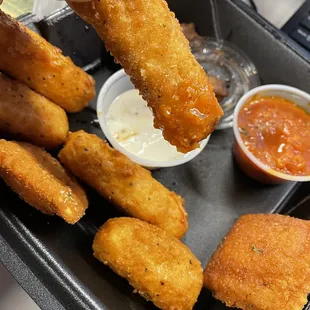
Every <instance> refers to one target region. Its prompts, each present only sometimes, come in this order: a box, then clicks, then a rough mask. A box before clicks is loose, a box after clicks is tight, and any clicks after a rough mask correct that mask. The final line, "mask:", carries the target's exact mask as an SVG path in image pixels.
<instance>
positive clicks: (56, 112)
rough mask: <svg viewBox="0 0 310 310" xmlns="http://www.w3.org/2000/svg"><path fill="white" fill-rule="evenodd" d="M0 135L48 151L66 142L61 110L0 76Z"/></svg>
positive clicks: (22, 86)
mask: <svg viewBox="0 0 310 310" xmlns="http://www.w3.org/2000/svg"><path fill="white" fill-rule="evenodd" d="M0 132H4V133H10V134H13V135H14V137H16V138H21V139H23V140H26V141H29V142H32V143H34V144H36V145H39V146H43V147H45V148H48V149H52V148H55V147H57V146H59V145H61V144H63V143H64V142H65V141H66V138H67V135H68V132H69V124H68V118H67V115H66V113H65V111H64V110H63V109H62V108H61V107H59V106H57V105H56V104H54V103H53V102H51V101H49V100H48V99H46V98H45V97H43V96H41V95H39V94H37V93H35V92H34V91H32V90H31V89H30V88H29V87H28V86H26V85H25V84H23V83H21V82H18V81H16V80H12V79H10V78H8V77H5V76H4V74H1V73H0Z"/></svg>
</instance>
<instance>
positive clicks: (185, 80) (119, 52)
mask: <svg viewBox="0 0 310 310" xmlns="http://www.w3.org/2000/svg"><path fill="white" fill-rule="evenodd" d="M68 3H69V4H70V6H71V7H72V8H73V9H74V10H75V11H76V12H77V13H78V14H79V15H80V16H81V17H82V18H84V19H85V20H86V21H88V22H89V23H91V24H92V25H93V26H94V27H95V28H96V30H97V32H98V33H99V35H100V36H101V38H102V39H103V40H104V42H105V45H106V48H107V49H108V50H109V51H110V52H111V54H113V56H114V57H115V60H116V61H117V62H119V63H120V64H121V65H122V66H123V68H124V69H125V71H126V73H127V74H129V75H130V77H131V80H132V82H133V84H134V85H135V86H136V88H138V89H139V91H140V93H141V94H142V96H143V98H144V99H145V100H146V101H147V102H148V105H149V106H150V107H151V108H152V110H153V113H154V117H155V121H154V125H155V127H156V128H161V129H162V130H163V135H164V137H165V139H166V140H168V141H169V142H170V143H171V144H173V145H176V146H177V148H178V150H180V151H182V152H188V151H190V150H192V149H194V148H197V147H198V146H199V144H198V142H199V141H201V140H202V139H203V138H206V137H207V136H208V135H209V134H210V133H211V132H212V131H213V130H214V129H215V126H216V125H217V123H218V121H219V119H220V117H221V116H222V115H223V111H222V109H221V107H220V106H219V104H218V102H217V100H216V98H215V95H214V92H213V87H212V84H211V83H210V81H209V79H208V77H207V76H206V74H205V72H204V70H203V68H202V67H201V66H200V65H199V64H198V62H197V61H196V60H195V58H194V56H193V55H192V53H191V52H190V48H189V44H188V41H187V39H186V38H185V36H184V34H183V32H182V28H181V26H180V24H179V22H178V20H177V19H176V18H175V17H174V14H173V13H172V12H171V11H170V10H169V8H168V6H167V3H166V2H165V1H164V0H152V1H145V0H121V1H115V0H101V1H95V0H92V1H90V2H87V3H76V2H70V1H68Z"/></svg>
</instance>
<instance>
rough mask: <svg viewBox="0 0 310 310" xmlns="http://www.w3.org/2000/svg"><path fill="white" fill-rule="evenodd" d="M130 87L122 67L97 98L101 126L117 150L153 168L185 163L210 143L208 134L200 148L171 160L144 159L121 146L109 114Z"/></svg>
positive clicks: (132, 87)
mask: <svg viewBox="0 0 310 310" xmlns="http://www.w3.org/2000/svg"><path fill="white" fill-rule="evenodd" d="M130 89H134V85H133V84H132V83H131V81H130V78H129V76H128V75H127V74H126V73H125V71H124V70H123V69H122V70H119V71H117V72H116V73H114V74H113V75H112V76H111V77H110V78H109V79H108V80H107V81H106V82H105V83H104V85H103V86H102V88H101V90H100V92H99V95H98V99H97V115H98V120H99V124H100V127H101V129H102V131H103V133H104V135H105V136H106V138H107V139H108V140H109V142H110V143H111V145H112V146H113V147H114V148H115V149H116V150H118V151H120V152H121V153H123V154H124V155H126V156H127V157H129V158H130V159H131V160H132V161H134V162H135V163H137V164H139V165H141V166H143V167H145V168H148V169H151V170H153V169H158V168H165V167H173V166H178V165H182V164H185V163H187V162H189V161H190V160H192V159H194V158H195V157H196V156H197V155H198V154H200V153H201V152H202V150H203V149H204V148H205V147H206V145H207V144H208V142H209V139H210V136H208V137H207V138H206V139H204V140H203V141H201V142H200V148H197V149H195V150H193V151H191V152H189V153H187V154H184V156H183V157H181V158H179V159H174V160H169V161H156V160H148V159H144V158H141V157H139V156H137V155H135V154H133V153H131V152H129V151H128V150H127V149H126V148H124V147H123V146H121V145H120V143H119V142H118V141H117V140H116V139H115V138H114V137H113V135H112V134H111V132H110V130H109V128H108V126H107V114H108V110H109V107H110V105H111V104H112V103H113V101H114V100H115V99H116V98H117V97H118V96H119V95H121V94H122V93H123V92H125V91H127V90H130Z"/></svg>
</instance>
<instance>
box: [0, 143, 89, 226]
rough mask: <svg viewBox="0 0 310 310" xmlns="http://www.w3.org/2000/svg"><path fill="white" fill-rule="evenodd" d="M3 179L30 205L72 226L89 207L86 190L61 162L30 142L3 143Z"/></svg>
mask: <svg viewBox="0 0 310 310" xmlns="http://www.w3.org/2000/svg"><path fill="white" fill-rule="evenodd" d="M0 177H2V178H3V180H4V181H5V182H6V184H7V185H8V186H10V187H11V189H12V190H13V191H14V192H16V193H17V194H18V195H19V197H20V198H21V199H23V200H24V201H25V202H27V203H28V204H29V205H31V206H33V207H34V208H36V209H38V210H40V211H41V212H43V213H46V214H49V215H54V214H56V215H58V216H60V217H61V218H63V219H64V220H65V221H66V222H68V223H70V224H75V223H76V222H77V221H78V220H79V219H80V218H81V217H82V216H83V215H84V213H85V210H86V209H87V207H88V201H87V197H86V194H85V192H84V190H83V189H82V188H81V186H80V185H79V184H78V183H77V182H76V180H75V179H74V178H73V177H71V176H70V175H69V174H68V173H67V171H66V170H65V169H64V168H63V167H62V166H61V164H60V163H59V162H58V160H57V159H56V158H54V157H52V156H51V155H50V154H49V153H47V152H46V151H44V149H42V148H40V147H37V146H34V145H31V144H29V143H25V142H14V141H6V140H0Z"/></svg>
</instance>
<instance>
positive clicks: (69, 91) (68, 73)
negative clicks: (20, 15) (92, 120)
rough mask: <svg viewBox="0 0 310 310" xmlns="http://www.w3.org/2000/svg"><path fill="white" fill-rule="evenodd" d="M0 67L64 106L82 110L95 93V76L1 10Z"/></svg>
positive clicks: (68, 110)
mask: <svg viewBox="0 0 310 310" xmlns="http://www.w3.org/2000/svg"><path fill="white" fill-rule="evenodd" d="M0 55H1V57H0V70H2V71H4V72H5V73H7V74H8V75H10V76H12V77H14V78H16V79H17V80H20V81H22V82H24V83H25V84H27V85H28V86H29V87H30V88H31V89H34V90H35V91H36V92H38V93H40V94H41V95H43V96H45V97H46V98H48V99H49V100H51V101H53V102H54V103H56V104H58V105H59V106H61V107H62V108H64V109H65V110H66V111H67V112H79V111H81V110H82V109H83V108H84V107H86V106H87V105H88V103H89V102H90V101H91V100H92V99H93V97H94V95H95V87H94V84H95V82H94V79H93V78H92V77H91V76H90V75H88V74H87V73H85V72H84V71H83V70H82V69H80V68H78V67H77V66H75V65H74V63H73V62H72V61H71V59H70V58H69V57H65V56H63V55H62V53H61V51H60V50H59V49H58V48H57V47H55V46H53V45H51V44H50V43H48V42H47V41H46V40H45V39H44V38H42V37H41V36H40V35H38V34H37V33H35V32H34V31H32V30H30V29H29V28H27V27H25V26H24V25H23V24H21V23H19V22H18V21H16V20H15V19H14V18H12V17H10V16H9V15H7V14H5V13H4V12H3V11H1V10H0Z"/></svg>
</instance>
